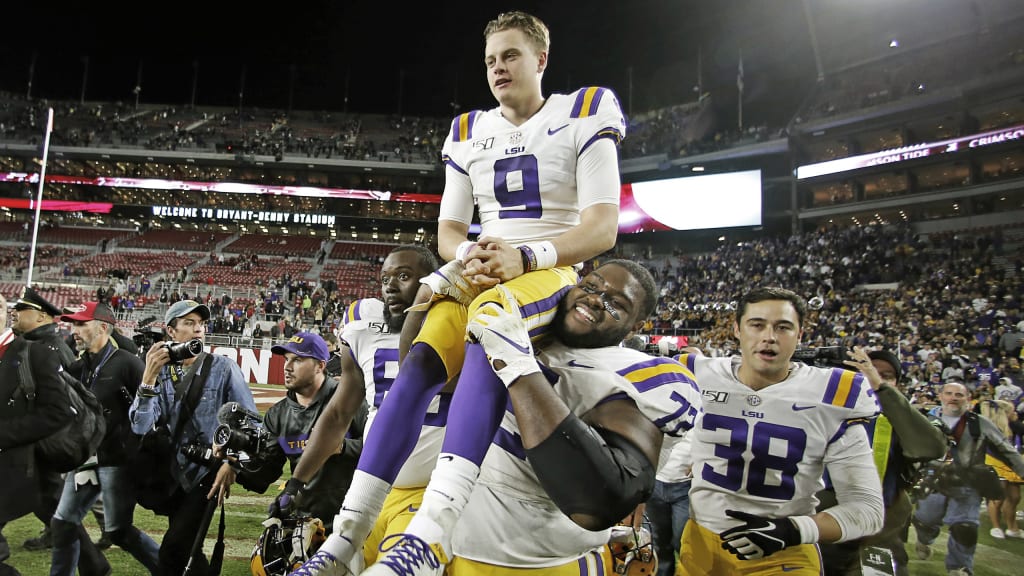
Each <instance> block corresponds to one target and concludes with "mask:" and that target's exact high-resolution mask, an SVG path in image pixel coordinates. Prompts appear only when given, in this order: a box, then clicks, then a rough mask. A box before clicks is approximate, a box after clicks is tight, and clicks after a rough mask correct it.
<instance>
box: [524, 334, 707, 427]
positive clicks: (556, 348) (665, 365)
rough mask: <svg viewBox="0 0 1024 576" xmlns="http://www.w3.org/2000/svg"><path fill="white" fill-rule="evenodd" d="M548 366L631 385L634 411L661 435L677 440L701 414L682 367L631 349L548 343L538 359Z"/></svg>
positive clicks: (697, 393) (695, 389)
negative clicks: (586, 370)
mask: <svg viewBox="0 0 1024 576" xmlns="http://www.w3.org/2000/svg"><path fill="white" fill-rule="evenodd" d="M538 357H539V358H540V360H541V361H542V362H545V363H547V364H548V365H550V366H568V367H578V366H589V367H598V368H603V369H605V370H611V371H612V372H615V373H616V374H618V375H619V376H622V377H623V378H625V379H626V380H627V381H629V383H630V384H632V392H631V394H632V396H633V397H634V399H635V401H636V403H637V407H638V408H640V411H641V412H643V413H644V415H645V416H647V418H648V419H649V420H650V421H651V422H653V423H654V425H655V426H657V427H658V428H659V429H661V431H662V432H664V433H665V434H668V435H670V436H679V435H680V434H682V433H683V432H686V431H687V430H690V429H691V428H693V425H694V421H695V419H696V417H697V414H698V413H699V412H700V410H701V404H702V402H701V396H700V390H699V389H698V387H697V384H698V381H697V379H696V378H695V377H694V374H693V372H692V371H691V370H690V369H689V368H687V367H686V366H685V365H683V364H681V363H679V362H677V361H676V360H673V359H672V358H666V357H662V356H651V355H649V354H645V353H643V352H640V351H638V350H633V349H632V348H625V347H622V346H608V347H605V348H569V347H567V346H565V345H564V344H562V343H560V342H552V343H551V344H549V345H547V346H545V347H544V349H543V350H542V351H541V352H540V354H539V355H538Z"/></svg>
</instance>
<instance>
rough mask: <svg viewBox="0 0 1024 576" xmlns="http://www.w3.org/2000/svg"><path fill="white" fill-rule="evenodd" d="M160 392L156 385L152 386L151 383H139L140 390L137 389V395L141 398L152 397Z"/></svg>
mask: <svg viewBox="0 0 1024 576" xmlns="http://www.w3.org/2000/svg"><path fill="white" fill-rule="evenodd" d="M157 394H159V391H158V390H157V388H156V386H150V385H149V384H139V388H138V390H136V391H135V395H136V396H138V397H140V398H152V397H154V396H156V395H157Z"/></svg>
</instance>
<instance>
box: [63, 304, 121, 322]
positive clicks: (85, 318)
mask: <svg viewBox="0 0 1024 576" xmlns="http://www.w3.org/2000/svg"><path fill="white" fill-rule="evenodd" d="M90 320H97V321H99V322H106V323H107V324H117V318H115V317H114V312H113V310H111V309H110V307H109V306H107V305H106V304H104V303H102V302H86V303H85V304H82V305H81V306H76V307H71V308H65V309H64V314H62V315H61V317H60V321H61V322H89V321H90Z"/></svg>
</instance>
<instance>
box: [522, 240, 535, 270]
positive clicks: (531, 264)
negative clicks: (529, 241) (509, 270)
mask: <svg viewBox="0 0 1024 576" xmlns="http://www.w3.org/2000/svg"><path fill="white" fill-rule="evenodd" d="M519 256H520V257H522V259H523V274H526V273H527V272H532V271H533V270H534V268H535V267H536V266H537V258H536V257H535V256H534V255H533V250H530V248H529V246H520V247H519Z"/></svg>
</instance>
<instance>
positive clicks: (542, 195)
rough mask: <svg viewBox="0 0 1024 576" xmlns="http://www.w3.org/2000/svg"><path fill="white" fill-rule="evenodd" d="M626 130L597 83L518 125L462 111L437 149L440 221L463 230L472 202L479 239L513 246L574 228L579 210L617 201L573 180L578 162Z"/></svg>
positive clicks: (614, 102)
mask: <svg viewBox="0 0 1024 576" xmlns="http://www.w3.org/2000/svg"><path fill="white" fill-rule="evenodd" d="M625 133H626V121H625V118H624V116H623V114H622V109H621V108H620V107H619V102H618V99H617V98H616V97H615V94H614V93H613V92H612V91H611V90H609V89H607V88H600V87H597V86H591V87H588V88H580V89H579V90H577V91H576V92H573V93H572V94H569V95H565V94H552V95H550V96H549V97H548V98H547V100H546V101H545V102H544V105H543V106H542V107H541V108H540V110H538V111H537V113H536V114H534V115H533V116H532V117H531V118H530V119H529V120H527V121H526V122H524V123H523V124H521V125H519V126H516V125H514V124H512V123H511V122H509V121H508V120H505V118H504V117H503V116H502V115H501V111H500V108H493V109H491V110H488V111H481V110H474V111H472V112H466V113H464V114H460V115H459V116H457V117H456V118H455V119H454V120H453V121H452V127H451V131H450V132H449V134H448V138H447V139H446V140H445V143H444V146H443V148H442V150H441V160H442V161H443V162H444V163H445V164H446V165H447V167H448V168H447V175H446V178H445V190H444V195H443V196H442V197H441V209H440V216H439V219H440V220H454V221H457V222H461V223H463V224H466V225H467V226H468V225H469V224H471V223H472V218H473V207H474V204H475V205H476V206H477V208H478V211H479V216H480V225H481V228H482V233H481V235H487V236H493V237H498V238H502V239H504V240H506V241H508V242H510V243H514V244H515V243H523V242H530V241H541V240H550V239H552V238H554V237H556V236H558V235H560V234H562V233H563V232H565V231H566V230H568V229H569V228H572V227H573V226H576V225H577V224H578V223H579V219H580V211H581V210H583V209H585V208H588V207H590V206H593V205H595V204H615V205H616V206H617V205H618V204H619V194H620V190H619V187H618V186H615V187H614V188H613V187H610V186H607V185H604V186H602V185H601V184H602V182H592V183H590V182H586V181H584V182H579V181H578V180H577V165H579V166H580V167H582V168H585V167H586V165H587V164H586V162H587V153H588V152H590V151H592V150H593V149H595V148H597V146H595V144H596V143H599V142H601V141H602V140H605V139H608V140H610V141H611V142H612V143H614V145H615V146H617V145H618V144H619V142H621V141H622V139H623V138H624V136H625ZM595 158H605V157H604V156H600V155H598V156H595ZM614 169H615V175H616V176H617V175H618V166H617V164H616V166H615V167H614ZM616 182H618V180H616Z"/></svg>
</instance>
